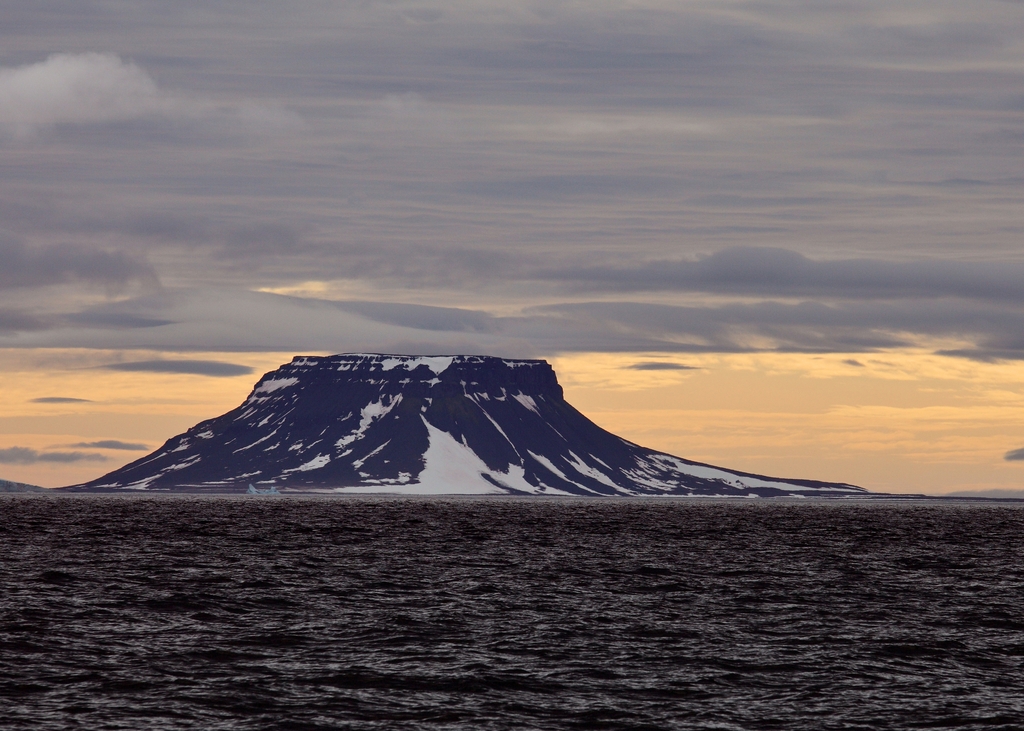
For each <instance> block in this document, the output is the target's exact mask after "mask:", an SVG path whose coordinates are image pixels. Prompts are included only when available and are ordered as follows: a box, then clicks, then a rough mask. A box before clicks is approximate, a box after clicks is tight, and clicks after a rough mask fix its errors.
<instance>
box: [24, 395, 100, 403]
mask: <svg viewBox="0 0 1024 731" xmlns="http://www.w3.org/2000/svg"><path fill="white" fill-rule="evenodd" d="M32 403H34V404H91V403H92V401H90V400H89V399H87V398H72V397H70V396H41V397H39V398H34V399H32Z"/></svg>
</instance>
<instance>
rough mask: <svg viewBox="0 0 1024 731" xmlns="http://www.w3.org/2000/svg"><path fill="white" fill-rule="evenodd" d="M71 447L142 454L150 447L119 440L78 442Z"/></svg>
mask: <svg viewBox="0 0 1024 731" xmlns="http://www.w3.org/2000/svg"><path fill="white" fill-rule="evenodd" d="M68 446H71V447H83V448H86V449H123V450H127V451H131V452H142V451H145V450H147V449H149V447H148V446H147V445H145V444H141V443H139V442H122V441H119V440H117V439H100V440H99V441H96V442H78V443H77V444H70V445H68Z"/></svg>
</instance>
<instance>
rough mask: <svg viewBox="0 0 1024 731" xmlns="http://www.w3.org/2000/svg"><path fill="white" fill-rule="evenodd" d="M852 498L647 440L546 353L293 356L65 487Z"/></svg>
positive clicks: (846, 488) (833, 487)
mask: <svg viewBox="0 0 1024 731" xmlns="http://www.w3.org/2000/svg"><path fill="white" fill-rule="evenodd" d="M250 484H253V485H255V486H256V488H257V489H266V488H268V487H269V486H271V485H273V486H275V487H276V488H277V489H278V490H280V491H282V492H299V491H301V492H338V493H366V492H382V493H384V492H386V493H405V494H487V493H494V494H503V493H504V494H529V495H720V496H734V497H746V496H765V497H767V496H783V495H805V496H809V495H823V496H836V497H839V496H849V495H857V494H864V493H865V492H866V491H865V490H863V489H862V488H859V487H854V486H852V485H846V484H837V483H826V482H816V481H812V480H788V479H785V480H783V479H776V478H773V477H763V476H760V475H752V474H747V473H743V472H735V471H731V470H725V469H721V468H719V467H712V466H710V465H706V464H701V463H699V462H691V461H689V460H685V459H681V458H679V457H674V456H672V455H669V454H663V453H661V452H655V451H653V450H650V449H645V448H644V447H640V446H638V445H636V444H633V443H632V442H628V441H626V440H625V439H622V438H620V437H617V436H615V435H614V434H611V433H609V432H607V431H605V430H604V429H602V428H600V427H599V426H597V425H596V424H594V423H593V422H592V421H590V420H589V419H587V418H586V417H585V416H583V414H581V413H580V412H578V411H577V410H576V409H574V408H573V407H572V406H570V405H569V404H568V403H567V402H566V401H565V399H564V398H563V396H562V387H561V386H559V385H558V379H557V378H556V377H555V372H554V370H553V369H552V368H551V366H550V365H549V364H548V363H547V362H546V361H543V360H506V359H502V358H493V357H488V356H473V355H454V356H451V355H449V356H404V355H378V354H348V355H332V356H327V357H296V358H294V359H293V360H292V362H291V363H288V364H287V365H284V366H281V367H280V368H279V369H277V370H276V371H272V372H271V373H268V374H266V375H265V376H263V378H261V379H260V380H259V382H258V383H257V384H256V386H255V387H254V388H253V390H252V393H250V394H249V397H248V398H247V399H246V400H245V402H244V403H242V405H241V406H239V407H238V408H236V409H234V410H233V411H230V412H228V413H227V414H224V415H223V416H219V417H217V418H215V419H210V420H208V421H204V422H202V423H200V424H197V425H196V426H194V427H192V428H191V429H189V430H188V431H187V432H185V433H184V434H181V435H179V436H176V437H174V438H172V439H170V440H168V441H167V442H166V443H165V444H164V445H163V446H162V447H161V448H160V449H158V450H157V451H155V452H153V453H152V454H150V455H148V456H146V457H143V458H142V459H139V460H137V461H135V462H132V463H131V464H129V465H126V466H125V467H122V468H121V469H119V470H115V471H114V472H111V473H110V474H108V475H105V476H103V477H101V478H99V479H97V480H93V481H92V482H88V483H85V484H82V485H75V486H72V487H69V488H63V489H66V490H73V491H122V490H132V491H135V490H150V491H191V492H246V491H247V489H248V486H249V485H250Z"/></svg>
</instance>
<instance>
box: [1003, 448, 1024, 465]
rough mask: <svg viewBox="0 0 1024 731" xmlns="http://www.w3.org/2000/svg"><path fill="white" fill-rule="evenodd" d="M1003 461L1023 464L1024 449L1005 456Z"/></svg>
mask: <svg viewBox="0 0 1024 731" xmlns="http://www.w3.org/2000/svg"><path fill="white" fill-rule="evenodd" d="M1003 459H1005V460H1006V461H1007V462H1021V461H1024V448H1022V449H1013V450H1010V451H1009V452H1007V453H1006V454H1004V455H1003Z"/></svg>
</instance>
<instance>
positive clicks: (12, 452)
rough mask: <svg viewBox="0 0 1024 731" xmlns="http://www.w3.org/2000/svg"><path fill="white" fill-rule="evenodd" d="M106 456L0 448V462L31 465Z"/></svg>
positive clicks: (88, 453) (87, 453) (98, 458)
mask: <svg viewBox="0 0 1024 731" xmlns="http://www.w3.org/2000/svg"><path fill="white" fill-rule="evenodd" d="M106 459H107V458H106V457H104V456H103V455H102V454H96V453H95V452H39V451H36V450H35V449H29V448H28V447H8V448H6V449H0V464H21V465H31V464H38V463H46V462H50V463H54V464H71V463H74V462H104V461H106Z"/></svg>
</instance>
